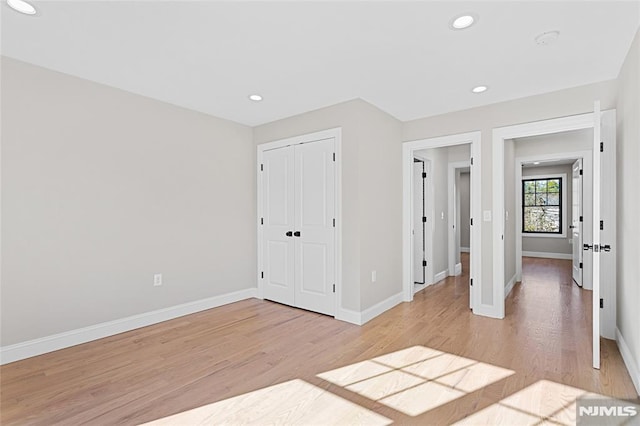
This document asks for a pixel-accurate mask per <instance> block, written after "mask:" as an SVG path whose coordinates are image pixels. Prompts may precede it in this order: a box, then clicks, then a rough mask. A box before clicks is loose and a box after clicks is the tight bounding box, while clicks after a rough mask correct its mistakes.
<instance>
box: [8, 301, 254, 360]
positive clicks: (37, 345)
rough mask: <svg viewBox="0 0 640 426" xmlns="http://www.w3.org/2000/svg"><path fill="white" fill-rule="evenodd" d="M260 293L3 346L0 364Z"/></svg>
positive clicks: (180, 306)
mask: <svg viewBox="0 0 640 426" xmlns="http://www.w3.org/2000/svg"><path fill="white" fill-rule="evenodd" d="M257 294H258V289H256V288H248V289H245V290H239V291H235V292H233V293H227V294H223V295H220V296H214V297H209V298H207V299H202V300H196V301H194V302H188V303H183V304H181V305H176V306H170V307H168V308H163V309H158V310H155V311H151V312H146V313H144V314H138V315H133V316H130V317H126V318H121V319H117V320H113V321H108V322H103V323H100V324H95V325H91V326H89V327H83V328H78V329H76V330H71V331H65V332H63V333H58V334H54V335H51V336H47V337H42V338H39V339H34V340H28V341H26V342H21V343H16V344H14V345H9V346H4V347H2V348H0V365H3V364H8V363H10V362H14V361H19V360H21V359H25V358H30V357H32V356H36V355H42V354H45V353H47V352H53V351H57V350H59V349H64V348H68V347H71V346H75V345H79V344H81V343H87V342H90V341H92V340H97V339H102V338H104V337H108V336H113V335H114V334H119V333H124V332H126V331H131V330H135V329H136V328H141V327H146V326H149V325H153V324H157V323H159V322H163V321H167V320H171V319H174V318H178V317H181V316H184V315H189V314H193V313H196V312H200V311H205V310H207V309H211V308H216V307H218V306H222V305H227V304H229V303H234V302H239V301H240V300H244V299H250V298H253V297H256V296H257Z"/></svg>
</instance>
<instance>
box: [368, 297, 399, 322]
mask: <svg viewBox="0 0 640 426" xmlns="http://www.w3.org/2000/svg"><path fill="white" fill-rule="evenodd" d="M402 301H403V299H402V292H400V293H398V294H394V295H393V296H391V297H389V298H387V299H385V300H383V301H382V302H380V303H376V304H375V305H373V306H372V307H370V308H368V309H365V310H364V311H362V313H361V315H360V324H364V323H366V322H368V321H371V320H372V319H374V318H375V317H377V316H378V315H380V314H382V313H384V312H386V311H388V310H389V309H391V308H393V307H394V306H396V305H398V304H400V303H402Z"/></svg>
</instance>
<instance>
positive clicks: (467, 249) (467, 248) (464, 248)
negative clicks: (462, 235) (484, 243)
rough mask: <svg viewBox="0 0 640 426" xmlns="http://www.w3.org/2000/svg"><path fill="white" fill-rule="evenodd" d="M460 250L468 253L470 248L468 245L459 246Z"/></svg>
mask: <svg viewBox="0 0 640 426" xmlns="http://www.w3.org/2000/svg"><path fill="white" fill-rule="evenodd" d="M460 251H461V252H462V253H470V252H471V249H470V248H469V247H460Z"/></svg>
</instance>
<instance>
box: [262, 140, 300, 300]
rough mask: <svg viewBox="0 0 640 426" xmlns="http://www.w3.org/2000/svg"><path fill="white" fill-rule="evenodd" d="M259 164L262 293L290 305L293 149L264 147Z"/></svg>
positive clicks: (292, 250)
mask: <svg viewBox="0 0 640 426" xmlns="http://www.w3.org/2000/svg"><path fill="white" fill-rule="evenodd" d="M263 167H264V170H263V177H262V179H263V180H262V184H263V188H262V191H263V202H264V205H263V214H264V234H263V263H264V275H265V276H264V286H263V296H264V298H265V299H269V300H273V301H275V302H280V303H284V304H287V305H294V284H293V283H294V262H295V255H294V246H295V243H294V238H293V231H294V226H295V221H294V217H295V216H294V174H295V173H294V163H293V149H291V147H285V148H279V149H274V150H270V151H265V152H264V154H263ZM288 233H290V234H289V235H290V236H289V235H287V234H288Z"/></svg>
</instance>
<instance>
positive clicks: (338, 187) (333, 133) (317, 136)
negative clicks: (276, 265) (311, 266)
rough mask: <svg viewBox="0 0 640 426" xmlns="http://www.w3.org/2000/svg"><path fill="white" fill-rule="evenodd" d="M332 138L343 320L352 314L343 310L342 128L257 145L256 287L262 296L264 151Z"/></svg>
mask: <svg viewBox="0 0 640 426" xmlns="http://www.w3.org/2000/svg"><path fill="white" fill-rule="evenodd" d="M330 138H333V139H334V141H335V152H336V176H335V178H336V179H335V197H336V200H335V201H336V202H335V210H336V211H335V215H336V231H335V232H336V238H335V244H336V250H335V253H336V256H335V260H334V261H335V271H336V277H335V278H336V298H335V303H336V306H335V318H336V319H341V320H344V321H348V322H352V321H350V319H349V317H348V316H347V315H346V314H343V309H342V128H341V127H336V128H333V129H327V130H322V131H319V132H314V133H308V134H305V135H299V136H293V137H290V138H286V139H280V140H277V141H273V142H268V143H264V144H260V145H258V146H257V147H256V148H257V168H256V174H257V194H258V196H257V203H258V205H257V213H258V214H257V216H256V232H257V235H258V245H257V257H258V271H257V272H258V273H257V277H256V280H257V287H258V298H259V299H263V298H264V297H263V279H262V272H263V271H264V269H263V267H264V263H263V256H262V245H263V236H262V223H261V222H262V221H261V218H263V217H264V214H263V211H262V209H263V205H262V201H263V194H262V188H263V186H262V173H261V169H262V164H263V153H264V152H265V151H268V150H271V149H276V148H283V147H285V146H290V145H297V144H302V143H308V142H314V141H318V140H322V139H330Z"/></svg>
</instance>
